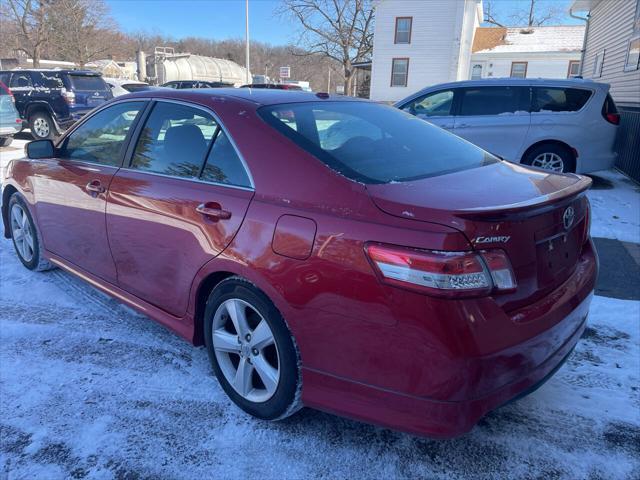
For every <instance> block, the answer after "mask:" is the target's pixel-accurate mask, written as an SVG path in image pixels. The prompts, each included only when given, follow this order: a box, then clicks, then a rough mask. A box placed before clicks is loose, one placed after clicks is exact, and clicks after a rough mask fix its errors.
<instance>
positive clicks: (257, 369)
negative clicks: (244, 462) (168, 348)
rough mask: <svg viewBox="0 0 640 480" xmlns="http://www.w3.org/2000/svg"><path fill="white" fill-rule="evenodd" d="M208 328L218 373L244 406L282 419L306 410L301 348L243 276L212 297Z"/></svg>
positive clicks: (209, 348) (252, 412) (232, 396)
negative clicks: (302, 408)
mask: <svg viewBox="0 0 640 480" xmlns="http://www.w3.org/2000/svg"><path fill="white" fill-rule="evenodd" d="M204 328H205V332H204V333H205V343H206V346H207V351H208V353H209V358H210V360H211V364H212V366H213V369H214V371H215V374H216V377H218V381H219V382H220V385H221V386H222V388H223V389H224V391H225V392H226V394H227V395H228V396H229V398H230V399H231V400H232V401H233V402H234V403H235V404H236V405H238V406H239V407H240V408H241V409H242V410H244V411H245V412H247V413H249V414H250V415H253V416H255V417H258V418H261V419H264V420H279V419H282V418H285V417H288V416H289V415H292V414H293V413H295V412H296V411H298V410H299V409H300V408H301V406H302V404H301V402H300V393H301V376H300V368H299V363H300V361H299V355H298V351H297V348H296V346H295V342H294V340H293V337H292V336H291V332H290V331H289V328H288V327H287V325H286V323H285V322H284V319H283V318H282V315H280V312H279V311H278V310H277V309H276V307H275V306H274V305H273V303H272V302H271V300H269V298H268V297H267V296H266V295H265V294H264V293H263V292H262V291H260V290H258V289H257V288H256V287H255V286H254V285H252V284H251V283H249V282H248V281H246V280H244V279H242V278H240V277H230V278H228V279H226V280H223V281H222V282H221V283H220V284H219V285H218V286H217V287H216V288H215V289H214V290H213V291H212V292H211V294H210V295H209V299H208V301H207V307H206V310H205V322H204Z"/></svg>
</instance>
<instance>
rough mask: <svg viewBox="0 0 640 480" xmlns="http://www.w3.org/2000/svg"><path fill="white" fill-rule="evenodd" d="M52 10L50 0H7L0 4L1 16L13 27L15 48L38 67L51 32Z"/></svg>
mask: <svg viewBox="0 0 640 480" xmlns="http://www.w3.org/2000/svg"><path fill="white" fill-rule="evenodd" d="M3 3H4V2H3ZM52 10H53V8H52V2H51V1H50V0H7V2H6V4H4V5H3V6H2V10H1V13H2V17H3V18H4V19H6V20H7V21H8V23H9V24H12V25H13V26H14V28H15V30H14V31H15V33H16V35H17V36H16V38H15V42H16V44H15V49H16V50H19V51H22V52H24V53H26V54H27V56H29V57H31V58H32V59H33V66H34V67H35V68H38V67H40V59H41V58H42V51H43V49H44V47H45V45H46V43H47V41H48V40H49V35H50V34H51V22H50V20H49V16H50V13H51V11H52Z"/></svg>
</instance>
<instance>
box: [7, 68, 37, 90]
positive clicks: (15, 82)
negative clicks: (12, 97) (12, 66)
mask: <svg viewBox="0 0 640 480" xmlns="http://www.w3.org/2000/svg"><path fill="white" fill-rule="evenodd" d="M32 87H33V83H32V82H31V76H30V75H29V73H28V72H22V73H14V74H13V76H12V77H11V85H9V88H11V89H12V90H18V89H22V88H32Z"/></svg>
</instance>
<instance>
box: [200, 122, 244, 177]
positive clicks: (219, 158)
mask: <svg viewBox="0 0 640 480" xmlns="http://www.w3.org/2000/svg"><path fill="white" fill-rule="evenodd" d="M201 179H202V180H205V181H207V182H217V183H228V184H230V185H238V186H240V187H250V186H251V182H250V181H249V176H248V175H247V171H246V170H245V168H244V165H243V164H242V161H241V160H240V157H239V156H238V152H236V149H235V148H233V145H232V144H231V142H230V141H229V137H227V134H226V133H224V132H223V131H222V130H220V132H219V133H218V135H217V136H216V140H215V142H214V143H213V147H211V152H210V153H209V156H208V157H207V163H206V165H205V167H204V170H203V172H202V177H201Z"/></svg>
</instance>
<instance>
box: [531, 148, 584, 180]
mask: <svg viewBox="0 0 640 480" xmlns="http://www.w3.org/2000/svg"><path fill="white" fill-rule="evenodd" d="M522 163H524V164H525V165H531V166H532V167H537V168H541V169H543V170H549V171H551V172H556V173H560V172H563V173H568V172H575V171H576V160H575V158H574V157H573V154H572V153H571V151H570V150H569V149H568V148H566V147H563V146H562V145H558V144H557V143H543V144H541V145H538V146H537V147H535V148H533V149H531V150H530V151H529V152H527V154H526V155H525V156H524V157H523V159H522Z"/></svg>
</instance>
